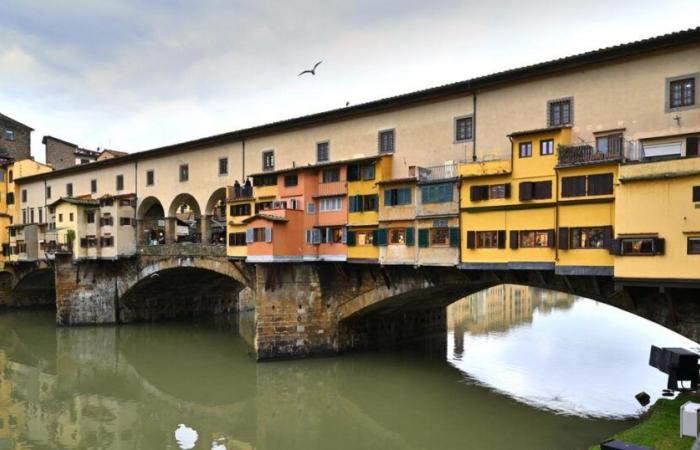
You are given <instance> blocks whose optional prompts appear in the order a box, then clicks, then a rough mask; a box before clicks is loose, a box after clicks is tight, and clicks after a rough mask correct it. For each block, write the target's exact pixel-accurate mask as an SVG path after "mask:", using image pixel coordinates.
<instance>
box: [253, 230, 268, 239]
mask: <svg viewBox="0 0 700 450" xmlns="http://www.w3.org/2000/svg"><path fill="white" fill-rule="evenodd" d="M266 236H267V233H266V228H253V242H265V240H266Z"/></svg>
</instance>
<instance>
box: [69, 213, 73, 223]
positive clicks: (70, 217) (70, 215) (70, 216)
mask: <svg viewBox="0 0 700 450" xmlns="http://www.w3.org/2000/svg"><path fill="white" fill-rule="evenodd" d="M68 221H69V222H72V221H73V213H70V214H68Z"/></svg>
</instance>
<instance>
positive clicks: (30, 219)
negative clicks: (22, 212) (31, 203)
mask: <svg viewBox="0 0 700 450" xmlns="http://www.w3.org/2000/svg"><path fill="white" fill-rule="evenodd" d="M29 223H34V208H29Z"/></svg>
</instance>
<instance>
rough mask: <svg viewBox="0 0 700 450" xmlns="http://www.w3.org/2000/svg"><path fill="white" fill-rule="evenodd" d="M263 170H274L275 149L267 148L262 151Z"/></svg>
mask: <svg viewBox="0 0 700 450" xmlns="http://www.w3.org/2000/svg"><path fill="white" fill-rule="evenodd" d="M262 158H263V161H262V162H263V170H275V151H274V150H268V151H266V152H263V154H262Z"/></svg>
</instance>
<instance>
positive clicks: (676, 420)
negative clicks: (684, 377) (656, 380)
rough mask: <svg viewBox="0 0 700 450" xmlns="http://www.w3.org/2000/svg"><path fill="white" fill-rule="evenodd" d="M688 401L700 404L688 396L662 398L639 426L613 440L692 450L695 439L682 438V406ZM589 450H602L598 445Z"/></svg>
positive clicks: (659, 448)
mask: <svg viewBox="0 0 700 450" xmlns="http://www.w3.org/2000/svg"><path fill="white" fill-rule="evenodd" d="M687 401H694V402H696V403H700V398H699V397H697V396H691V395H688V394H683V395H679V396H678V397H676V398H675V399H673V400H669V399H665V398H661V399H659V400H658V401H657V402H656V403H655V404H654V405H653V406H652V407H651V408H650V410H649V412H648V413H647V414H646V415H645V417H644V418H642V420H641V422H640V423H639V424H638V425H636V426H634V427H632V428H630V429H629V430H625V431H622V432H620V433H618V434H616V435H615V436H613V438H614V439H617V440H620V441H623V442H627V443H629V444H637V445H641V446H644V447H648V448H651V449H654V450H690V449H691V448H692V446H693V443H694V442H695V439H693V438H691V437H684V438H683V439H681V438H680V411H681V405H682V404H683V403H685V402H687ZM589 450H600V445H598V444H596V445H594V446H593V447H591V448H590V449H589Z"/></svg>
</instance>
